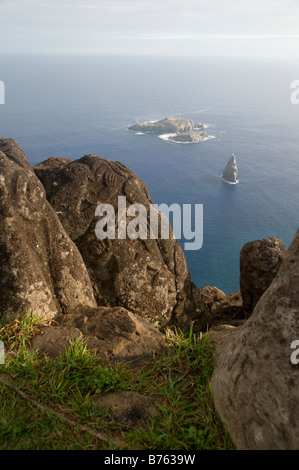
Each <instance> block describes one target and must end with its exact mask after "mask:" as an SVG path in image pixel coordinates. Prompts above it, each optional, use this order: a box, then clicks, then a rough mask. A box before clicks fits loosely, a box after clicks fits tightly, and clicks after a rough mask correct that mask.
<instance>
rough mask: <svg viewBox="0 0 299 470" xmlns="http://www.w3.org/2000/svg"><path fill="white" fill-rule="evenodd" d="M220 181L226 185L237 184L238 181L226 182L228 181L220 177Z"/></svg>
mask: <svg viewBox="0 0 299 470" xmlns="http://www.w3.org/2000/svg"><path fill="white" fill-rule="evenodd" d="M220 179H221V180H222V181H223V182H224V183H227V184H239V180H237V181H228V180H226V179H224V178H223V176H220Z"/></svg>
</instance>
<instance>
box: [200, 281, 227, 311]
mask: <svg viewBox="0 0 299 470" xmlns="http://www.w3.org/2000/svg"><path fill="white" fill-rule="evenodd" d="M199 293H200V295H201V297H202V300H203V302H204V303H205V305H206V306H207V307H208V308H209V309H210V308H211V307H212V305H213V304H215V303H218V302H220V301H221V300H222V299H224V297H225V293H224V292H223V291H222V290H220V289H218V287H211V286H205V287H201V288H200V289H199Z"/></svg>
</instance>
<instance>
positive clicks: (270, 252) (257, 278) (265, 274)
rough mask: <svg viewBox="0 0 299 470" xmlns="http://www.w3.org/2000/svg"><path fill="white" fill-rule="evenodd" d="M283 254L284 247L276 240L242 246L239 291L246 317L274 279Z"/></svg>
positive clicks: (265, 240)
mask: <svg viewBox="0 0 299 470" xmlns="http://www.w3.org/2000/svg"><path fill="white" fill-rule="evenodd" d="M285 254H286V247H285V246H284V244H283V242H282V241H281V240H279V239H278V238H265V239H263V240H256V241H253V242H249V243H246V244H245V245H244V246H243V248H242V250H241V253H240V289H241V295H242V299H243V305H244V312H245V315H246V316H247V317H248V316H249V315H250V314H251V312H252V311H253V309H254V307H255V305H256V304H257V302H258V300H259V298H260V297H261V296H262V295H263V293H264V292H265V290H266V289H268V287H269V286H270V284H271V282H272V281H273V279H274V278H275V276H276V274H277V272H278V269H279V267H280V265H281V262H282V260H283V258H284V256H285Z"/></svg>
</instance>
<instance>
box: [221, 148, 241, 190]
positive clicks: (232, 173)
mask: <svg viewBox="0 0 299 470" xmlns="http://www.w3.org/2000/svg"><path fill="white" fill-rule="evenodd" d="M237 176H238V167H237V161H236V157H235V155H234V154H232V156H231V157H230V159H229V160H228V162H227V165H226V167H225V168H224V170H223V174H222V179H223V180H224V181H227V182H228V183H234V184H236V183H238V182H239V180H238V178H237Z"/></svg>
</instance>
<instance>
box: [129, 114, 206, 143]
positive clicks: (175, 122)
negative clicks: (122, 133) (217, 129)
mask: <svg viewBox="0 0 299 470" xmlns="http://www.w3.org/2000/svg"><path fill="white" fill-rule="evenodd" d="M204 127H205V126H204V125H203V124H201V123H196V122H193V121H191V120H188V119H180V118H174V117H169V118H165V119H161V120H160V121H154V122H153V121H149V122H140V123H136V124H134V125H132V126H130V127H129V130H130V131H135V132H138V133H153V134H158V135H159V136H160V137H162V138H163V139H164V140H172V141H174V142H179V143H184V144H185V143H196V142H202V141H203V140H206V139H207V138H209V136H208V135H207V134H205V133H204V132H203V131H202V130H203V129H204Z"/></svg>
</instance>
